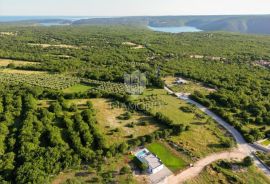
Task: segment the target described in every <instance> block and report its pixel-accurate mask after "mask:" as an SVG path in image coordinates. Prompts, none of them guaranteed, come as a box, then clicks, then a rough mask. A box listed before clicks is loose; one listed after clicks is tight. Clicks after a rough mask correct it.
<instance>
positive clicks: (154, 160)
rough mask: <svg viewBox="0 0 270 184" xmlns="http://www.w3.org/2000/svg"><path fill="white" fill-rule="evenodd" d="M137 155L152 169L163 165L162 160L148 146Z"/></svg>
mask: <svg viewBox="0 0 270 184" xmlns="http://www.w3.org/2000/svg"><path fill="white" fill-rule="evenodd" d="M135 155H136V157H137V158H138V159H139V160H140V161H141V162H144V163H146V164H147V165H148V166H149V167H150V168H151V169H155V168H157V167H159V166H161V165H163V163H162V162H161V160H160V159H159V158H158V157H157V156H155V155H154V154H152V153H151V152H150V151H148V150H147V149H146V148H145V149H142V150H140V151H138V152H137V153H136V154H135Z"/></svg>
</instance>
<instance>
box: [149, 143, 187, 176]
mask: <svg viewBox="0 0 270 184" xmlns="http://www.w3.org/2000/svg"><path fill="white" fill-rule="evenodd" d="M147 149H148V150H149V151H151V152H152V153H154V154H156V155H157V156H158V157H159V159H160V160H161V161H162V162H163V163H164V165H165V166H167V167H168V168H169V169H170V170H171V171H173V172H176V171H179V170H181V169H183V168H184V167H186V166H187V163H186V162H185V161H184V160H183V159H182V158H181V157H180V156H179V155H177V153H176V152H175V151H173V150H172V149H171V148H169V146H168V145H165V144H164V143H161V142H154V143H152V144H150V145H148V146H147Z"/></svg>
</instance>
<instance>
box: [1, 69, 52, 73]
mask: <svg viewBox="0 0 270 184" xmlns="http://www.w3.org/2000/svg"><path fill="white" fill-rule="evenodd" d="M0 72H3V73H11V74H13V73H14V74H48V72H43V71H33V70H16V69H9V68H7V69H2V70H0Z"/></svg>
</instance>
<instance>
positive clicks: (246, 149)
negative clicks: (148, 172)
mask: <svg viewBox="0 0 270 184" xmlns="http://www.w3.org/2000/svg"><path fill="white" fill-rule="evenodd" d="M164 89H165V90H166V91H168V92H169V93H170V94H174V95H176V96H177V97H178V98H179V99H182V100H184V101H186V102H188V103H190V104H193V105H195V106H196V107H197V108H199V109H200V110H201V111H202V112H204V113H205V114H207V115H208V116H210V117H212V118H213V119H214V120H215V121H216V122H217V123H218V124H220V125H221V126H223V127H224V128H225V129H226V130H227V131H228V132H230V133H231V135H232V136H233V137H234V139H235V141H236V143H237V147H236V148H235V149H234V150H232V151H230V152H222V153H216V154H212V155H209V156H207V157H205V158H203V159H201V160H199V161H198V162H196V163H195V164H194V167H190V168H188V169H186V170H184V171H183V172H181V173H179V174H178V175H172V176H170V177H169V178H168V184H179V183H183V182H185V181H187V180H189V179H192V178H194V177H196V176H198V175H199V174H200V172H201V171H202V170H203V168H204V167H206V166H207V165H209V164H211V163H212V162H215V161H217V160H220V159H243V158H244V157H246V156H251V157H252V158H253V160H254V163H255V164H256V166H257V167H258V168H259V169H261V170H262V171H263V172H264V173H265V174H266V175H267V176H270V170H269V169H268V168H267V167H265V165H263V164H262V163H261V162H260V161H259V160H258V159H257V158H256V157H254V155H253V152H254V151H257V149H255V148H254V147H252V146H251V145H250V144H249V143H247V142H246V141H245V139H244V138H243V136H242V135H241V134H240V133H239V132H238V131H237V130H236V129H235V128H234V127H233V126H231V125H230V124H229V123H227V122H226V121H224V120H223V119H222V118H220V117H219V116H217V115H216V114H215V113H213V112H212V111H210V110H209V109H207V108H206V107H204V106H202V105H201V104H199V103H197V102H195V101H194V100H191V99H190V98H189V96H188V95H187V94H184V93H174V92H173V91H172V90H170V89H169V88H167V87H165V88H164Z"/></svg>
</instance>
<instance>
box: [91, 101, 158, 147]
mask: <svg viewBox="0 0 270 184" xmlns="http://www.w3.org/2000/svg"><path fill="white" fill-rule="evenodd" d="M91 101H92V102H93V104H94V108H95V109H96V111H97V121H98V128H99V129H100V130H101V132H102V133H103V134H104V135H106V136H105V137H106V142H107V144H108V146H109V145H112V144H114V143H121V142H123V141H127V140H129V139H130V138H131V136H132V138H136V137H138V136H143V135H147V134H150V133H152V132H154V131H156V130H158V129H160V128H162V127H160V126H159V125H158V124H157V123H156V122H155V121H154V120H153V119H152V118H151V117H149V116H146V115H143V114H141V113H136V112H134V113H132V115H131V118H130V119H128V120H120V119H118V117H119V116H121V115H122V114H124V113H125V112H127V111H126V110H125V109H124V108H122V107H112V106H111V102H112V101H110V100H107V99H91ZM142 122H145V123H146V125H141V123H142ZM130 124H133V127H129V126H128V125H130Z"/></svg>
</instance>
